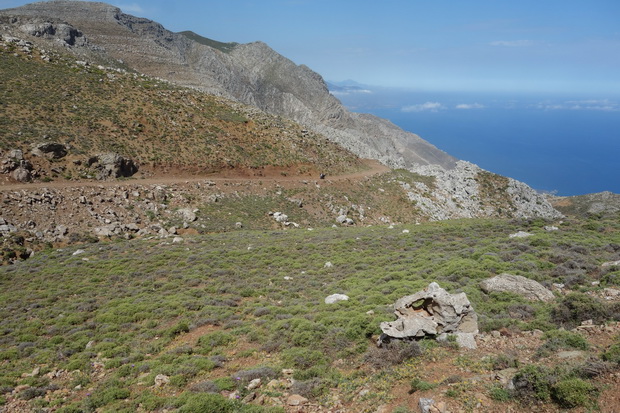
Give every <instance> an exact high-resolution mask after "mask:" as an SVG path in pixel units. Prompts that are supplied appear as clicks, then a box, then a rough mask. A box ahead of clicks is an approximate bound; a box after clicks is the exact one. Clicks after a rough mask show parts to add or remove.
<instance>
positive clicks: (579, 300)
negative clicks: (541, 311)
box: [551, 293, 610, 328]
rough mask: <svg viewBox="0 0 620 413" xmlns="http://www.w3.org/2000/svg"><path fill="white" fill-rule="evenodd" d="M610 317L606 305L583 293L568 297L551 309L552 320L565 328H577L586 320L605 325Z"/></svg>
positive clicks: (572, 294)
mask: <svg viewBox="0 0 620 413" xmlns="http://www.w3.org/2000/svg"><path fill="white" fill-rule="evenodd" d="M609 316H610V314H609V308H608V306H607V305H606V303H604V302H602V301H601V300H599V299H597V298H595V297H591V296H589V295H586V294H582V293H571V294H569V295H567V296H566V297H564V298H563V299H562V301H560V303H558V304H557V305H556V306H555V307H554V308H552V309H551V320H552V321H553V322H554V323H555V324H556V325H558V326H560V327H565V328H575V327H577V326H578V325H580V324H581V322H582V321H585V320H592V321H593V322H594V323H595V324H603V323H604V322H605V321H607V320H608V319H609Z"/></svg>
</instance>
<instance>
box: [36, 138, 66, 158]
mask: <svg viewBox="0 0 620 413" xmlns="http://www.w3.org/2000/svg"><path fill="white" fill-rule="evenodd" d="M67 153H68V150H67V147H66V146H65V145H63V144H62V143H56V142H46V143H41V144H38V145H35V147H34V148H33V149H32V154H33V155H35V156H41V157H45V158H48V159H60V158H64V157H65V156H67Z"/></svg>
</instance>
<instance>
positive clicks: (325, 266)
mask: <svg viewBox="0 0 620 413" xmlns="http://www.w3.org/2000/svg"><path fill="white" fill-rule="evenodd" d="M333 266H334V264H332V263H331V262H329V261H327V262H326V263H325V265H323V268H332V267H333Z"/></svg>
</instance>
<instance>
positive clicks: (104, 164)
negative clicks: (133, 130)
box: [88, 152, 138, 179]
mask: <svg viewBox="0 0 620 413" xmlns="http://www.w3.org/2000/svg"><path fill="white" fill-rule="evenodd" d="M95 164H97V165H96V169H97V170H99V174H98V176H97V178H98V179H107V178H108V177H112V178H120V177H122V176H123V177H129V176H132V175H133V174H135V173H136V172H138V165H136V164H135V163H134V161H133V160H131V159H128V158H125V157H123V156H121V155H119V154H117V153H114V152H108V153H103V154H99V155H97V156H94V157H92V158H90V159H89V160H88V166H93V165H95Z"/></svg>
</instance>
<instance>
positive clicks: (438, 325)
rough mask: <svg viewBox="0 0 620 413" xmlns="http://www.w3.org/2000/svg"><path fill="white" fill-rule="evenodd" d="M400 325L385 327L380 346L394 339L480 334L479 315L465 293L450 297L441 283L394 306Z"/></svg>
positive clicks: (383, 327)
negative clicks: (444, 334)
mask: <svg viewBox="0 0 620 413" xmlns="http://www.w3.org/2000/svg"><path fill="white" fill-rule="evenodd" d="M394 310H395V311H394V314H396V317H398V318H397V319H396V321H391V322H387V321H386V322H383V323H381V325H380V327H381V331H382V332H383V334H382V335H381V338H380V339H379V341H380V344H381V343H382V342H384V341H388V340H389V339H390V338H398V339H404V338H422V337H425V336H433V337H434V336H439V335H441V334H443V333H446V334H456V335H461V334H468V335H471V337H472V338H473V335H474V334H477V333H478V315H477V314H476V312H475V311H474V309H473V308H472V306H471V303H470V302H469V300H468V299H467V296H466V295H465V293H458V294H450V293H448V292H447V291H446V290H444V289H443V288H441V287H440V286H439V285H438V284H437V283H435V282H433V283H430V284H429V286H428V287H426V288H425V289H424V290H422V291H419V292H417V293H415V294H413V295H408V296H406V297H403V298H401V299H399V300H398V301H396V303H395V304H394Z"/></svg>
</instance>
